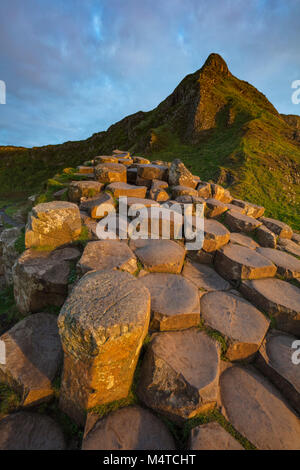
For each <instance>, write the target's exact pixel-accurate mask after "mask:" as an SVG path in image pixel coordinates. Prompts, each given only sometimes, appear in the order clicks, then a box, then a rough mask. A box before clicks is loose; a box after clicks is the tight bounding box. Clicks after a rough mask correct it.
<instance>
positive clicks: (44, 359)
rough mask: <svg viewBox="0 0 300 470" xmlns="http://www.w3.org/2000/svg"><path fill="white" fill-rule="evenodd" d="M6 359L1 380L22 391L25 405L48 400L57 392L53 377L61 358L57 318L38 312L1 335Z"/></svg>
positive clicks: (2, 365)
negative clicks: (54, 388) (54, 387)
mask: <svg viewBox="0 0 300 470" xmlns="http://www.w3.org/2000/svg"><path fill="white" fill-rule="evenodd" d="M0 340H1V341H4V343H5V349H6V362H5V364H0V379H1V382H5V383H7V384H8V385H10V386H11V387H12V388H13V389H15V390H16V391H17V392H19V393H20V394H21V399H22V406H28V405H37V404H38V403H42V402H44V401H48V400H49V399H51V397H52V396H53V394H54V390H53V387H52V380H53V379H54V378H55V376H56V374H57V372H58V371H59V368H60V366H61V361H62V349H61V344H60V338H59V334H58V328H57V318H56V316H54V315H50V314H49V313H36V314H35V315H31V316H30V317H28V318H25V319H24V320H22V321H20V322H19V323H17V324H16V325H15V326H14V327H13V328H11V329H10V330H9V331H8V332H7V333H5V334H4V335H2V336H1V337H0Z"/></svg>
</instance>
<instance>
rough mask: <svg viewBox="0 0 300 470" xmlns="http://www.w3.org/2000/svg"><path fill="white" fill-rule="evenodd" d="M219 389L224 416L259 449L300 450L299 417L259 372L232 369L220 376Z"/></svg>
mask: <svg viewBox="0 0 300 470" xmlns="http://www.w3.org/2000/svg"><path fill="white" fill-rule="evenodd" d="M220 388H221V392H220V393H221V401H222V405H223V413H224V414H225V417H226V418H227V419H228V421H229V422H230V423H231V424H232V425H233V426H234V428H235V429H236V430H237V431H238V432H239V433H240V434H242V435H243V436H245V437H246V438H247V439H248V440H249V441H250V442H251V443H252V444H254V445H255V446H256V447H257V448H258V449H261V450H289V449H290V450H292V449H293V450H299V449H300V420H299V418H298V417H297V416H296V415H295V414H294V412H293V411H291V409H290V408H289V406H288V405H287V404H286V402H285V400H284V398H283V397H282V395H281V394H280V392H279V391H278V390H277V389H276V388H275V387H274V386H273V385H272V384H271V383H270V382H269V381H268V380H267V379H266V378H264V377H263V376H262V375H261V374H260V373H258V372H255V370H254V369H252V368H249V369H247V368H245V367H244V368H242V367H231V368H229V369H227V370H226V371H225V372H224V373H223V374H222V375H221V378H220Z"/></svg>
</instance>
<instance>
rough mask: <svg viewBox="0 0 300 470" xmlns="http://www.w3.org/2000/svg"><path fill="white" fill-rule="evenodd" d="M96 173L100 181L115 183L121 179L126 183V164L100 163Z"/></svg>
mask: <svg viewBox="0 0 300 470" xmlns="http://www.w3.org/2000/svg"><path fill="white" fill-rule="evenodd" d="M95 175H96V179H97V181H100V183H114V182H116V181H121V182H123V183H126V181H127V173H126V166H125V165H122V164H120V163H100V164H99V165H97V166H96V167H95Z"/></svg>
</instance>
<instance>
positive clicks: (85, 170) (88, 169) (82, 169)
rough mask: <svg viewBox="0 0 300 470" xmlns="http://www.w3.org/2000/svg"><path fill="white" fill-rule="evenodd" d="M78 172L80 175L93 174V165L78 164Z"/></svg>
mask: <svg viewBox="0 0 300 470" xmlns="http://www.w3.org/2000/svg"><path fill="white" fill-rule="evenodd" d="M77 171H78V173H80V174H82V175H86V174H91V175H93V176H94V167H93V166H84V165H80V166H78V167H77Z"/></svg>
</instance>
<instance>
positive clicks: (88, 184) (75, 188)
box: [68, 181, 103, 203]
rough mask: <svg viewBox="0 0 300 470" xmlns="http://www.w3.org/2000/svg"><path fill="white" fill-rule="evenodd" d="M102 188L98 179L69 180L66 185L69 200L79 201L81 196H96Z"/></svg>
mask: <svg viewBox="0 0 300 470" xmlns="http://www.w3.org/2000/svg"><path fill="white" fill-rule="evenodd" d="M102 189H103V184H102V183H99V182H98V181H71V183H70V184H69V187H68V199H69V201H71V202H76V203H78V202H80V199H81V198H82V197H87V198H89V197H93V196H97V194H99V193H100V192H101V190H102Z"/></svg>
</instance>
